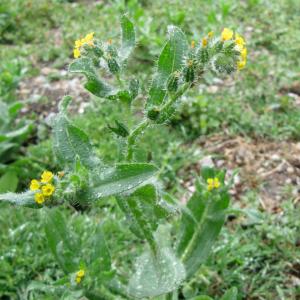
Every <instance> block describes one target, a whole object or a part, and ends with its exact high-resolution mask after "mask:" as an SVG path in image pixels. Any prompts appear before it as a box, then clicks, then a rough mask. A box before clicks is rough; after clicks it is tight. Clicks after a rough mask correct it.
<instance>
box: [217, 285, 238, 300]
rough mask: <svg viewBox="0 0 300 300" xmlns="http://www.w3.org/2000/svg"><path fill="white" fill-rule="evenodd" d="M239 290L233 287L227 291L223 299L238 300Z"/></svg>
mask: <svg viewBox="0 0 300 300" xmlns="http://www.w3.org/2000/svg"><path fill="white" fill-rule="evenodd" d="M237 296H238V290H237V288H235V287H233V288H231V289H230V290H229V291H227V292H226V293H225V294H224V296H223V297H222V298H221V300H237Z"/></svg>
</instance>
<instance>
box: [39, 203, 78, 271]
mask: <svg viewBox="0 0 300 300" xmlns="http://www.w3.org/2000/svg"><path fill="white" fill-rule="evenodd" d="M45 233H46V238H47V240H48V245H49V247H50V250H51V252H52V254H53V255H54V257H55V259H56V260H57V262H58V264H59V265H60V266H61V268H62V269H63V270H64V272H66V273H71V272H75V271H76V270H77V268H78V265H79V257H80V253H79V251H80V249H79V246H78V245H79V244H78V241H77V240H76V238H75V236H74V235H72V234H71V232H70V231H69V230H68V228H67V224H66V220H65V218H64V216H63V214H62V213H61V212H60V211H59V210H58V209H52V210H46V213H45Z"/></svg>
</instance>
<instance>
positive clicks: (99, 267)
mask: <svg viewBox="0 0 300 300" xmlns="http://www.w3.org/2000/svg"><path fill="white" fill-rule="evenodd" d="M89 264H91V265H92V266H91V267H89V273H90V272H93V273H94V274H95V276H98V275H99V273H104V272H109V271H110V270H111V257H110V253H109V250H108V248H107V245H106V241H105V237H104V234H103V230H102V226H101V225H98V226H97V228H96V232H95V233H94V235H93V237H92V243H91V253H90V257H89ZM98 277H99V276H98Z"/></svg>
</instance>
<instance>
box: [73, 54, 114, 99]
mask: <svg viewBox="0 0 300 300" xmlns="http://www.w3.org/2000/svg"><path fill="white" fill-rule="evenodd" d="M69 72H70V73H81V74H84V75H85V77H86V79H87V82H86V83H85V88H86V89H87V90H88V91H89V92H91V93H92V94H93V95H95V96H97V97H100V98H109V97H110V96H114V95H115V94H116V93H117V92H116V90H115V89H114V88H113V87H112V86H110V85H109V84H107V83H105V82H103V81H102V80H101V79H100V78H99V76H98V74H97V72H96V70H95V68H94V66H93V61H92V59H90V58H88V57H82V58H78V59H76V60H74V61H73V62H72V63H71V64H70V66H69Z"/></svg>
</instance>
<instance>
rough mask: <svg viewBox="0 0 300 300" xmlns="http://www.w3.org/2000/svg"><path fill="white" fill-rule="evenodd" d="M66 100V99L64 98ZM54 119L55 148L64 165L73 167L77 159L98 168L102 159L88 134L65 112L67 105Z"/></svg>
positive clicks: (85, 164) (86, 165)
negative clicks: (96, 153) (96, 152)
mask: <svg viewBox="0 0 300 300" xmlns="http://www.w3.org/2000/svg"><path fill="white" fill-rule="evenodd" d="M63 101H65V99H64V100H63ZM61 107H62V109H61V111H60V112H59V113H58V114H57V115H56V117H55V118H54V119H53V122H52V127H53V137H54V141H53V149H54V153H55V155H56V157H57V159H58V162H59V163H60V164H61V165H62V166H66V167H68V168H71V169H73V168H74V166H75V161H76V159H79V161H80V163H81V164H82V165H83V166H84V167H86V168H88V169H92V168H96V167H97V166H99V164H100V159H99V158H98V157H97V156H96V155H95V153H94V150H93V147H92V145H91V143H90V141H89V137H88V136H87V134H86V133H85V132H84V131H83V130H81V129H79V128H78V127H76V126H75V125H73V124H72V123H71V121H70V120H69V119H68V118H67V116H66V114H65V109H66V107H63V106H62V105H61Z"/></svg>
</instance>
